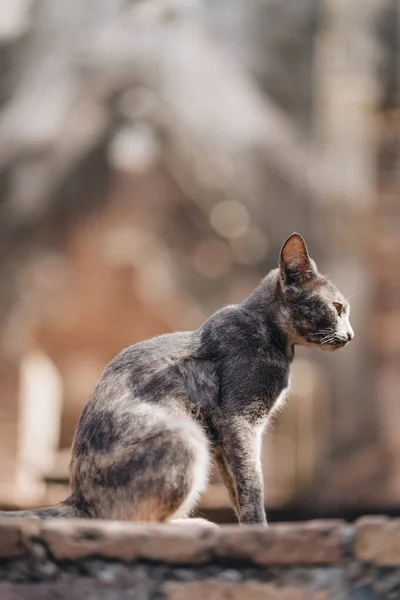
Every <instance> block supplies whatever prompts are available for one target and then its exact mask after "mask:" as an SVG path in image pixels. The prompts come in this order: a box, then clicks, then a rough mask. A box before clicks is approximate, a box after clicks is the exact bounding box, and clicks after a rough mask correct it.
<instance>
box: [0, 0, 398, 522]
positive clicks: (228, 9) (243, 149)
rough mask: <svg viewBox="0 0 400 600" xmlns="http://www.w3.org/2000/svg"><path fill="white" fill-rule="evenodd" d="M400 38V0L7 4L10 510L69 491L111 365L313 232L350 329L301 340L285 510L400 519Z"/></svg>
mask: <svg viewBox="0 0 400 600" xmlns="http://www.w3.org/2000/svg"><path fill="white" fill-rule="evenodd" d="M399 40H400V10H399V5H398V3H397V2H396V0H363V2H362V3H361V2H359V1H358V0H295V1H294V0H212V1H210V0H87V1H86V2H82V1H81V0H68V2H54V1H53V0H13V1H12V2H10V1H9V0H0V73H1V77H0V282H1V283H0V507H2V508H15V507H27V506H37V505H41V504H42V505H43V504H48V503H53V502H58V501H60V500H61V499H63V498H65V497H66V495H67V493H68V470H67V466H68V461H69V451H70V444H71V440H72V436H73V431H74V428H75V424H76V421H77V418H78V416H79V414H80V411H81V410H82V407H83V405H84V403H85V401H86V399H87V397H88V396H89V394H90V392H91V390H92V388H93V386H94V385H95V383H96V381H97V379H98V377H99V376H100V374H101V372H102V370H103V368H104V367H105V365H106V364H107V362H108V361H109V360H111V358H113V356H114V355H115V354H116V353H118V352H119V351H120V350H121V349H122V348H124V347H126V346H128V345H130V344H133V343H135V342H138V341H140V340H143V339H145V338H149V337H151V336H154V335H158V334H161V333H164V332H169V331H174V330H187V329H194V328H196V327H198V326H199V325H200V324H201V323H202V321H203V320H204V319H205V318H206V317H207V316H208V315H209V314H210V313H212V312H213V311H214V310H216V309H217V308H219V307H220V306H222V305H224V304H231V303H235V302H238V301H241V300H242V299H243V298H245V297H246V295H247V294H248V293H249V292H250V291H251V290H252V289H253V288H254V287H255V286H256V285H257V284H258V282H259V281H260V278H261V277H262V276H263V275H265V274H266V273H267V272H268V270H269V269H271V268H274V267H275V266H276V265H277V260H278V255H279V250H280V247H281V245H282V243H283V241H284V239H285V238H286V237H287V236H288V235H289V234H290V233H291V232H292V231H298V232H300V233H302V234H303V235H304V236H305V238H306V240H307V243H308V246H309V249H310V252H311V254H312V256H313V257H314V258H315V259H316V260H317V262H318V265H319V267H320V270H322V271H323V272H325V273H327V274H328V275H329V276H330V277H331V278H332V279H333V281H334V282H335V283H336V284H337V285H338V286H339V288H340V289H341V290H342V292H343V293H344V294H345V295H346V296H347V297H349V299H350V301H351V306H352V313H351V321H352V325H353V327H354V329H355V341H354V342H353V343H352V344H351V346H350V347H349V348H347V349H346V350H345V351H344V352H338V353H336V354H335V355H330V354H326V353H318V352H312V351H304V352H302V351H299V352H298V357H297V359H296V361H295V364H294V381H293V390H292V393H291V396H290V399H289V402H288V403H287V405H286V407H285V409H284V411H283V412H282V413H281V414H280V415H279V416H278V417H277V418H276V419H275V423H274V427H273V428H272V429H271V430H270V431H269V432H268V433H267V435H266V436H265V443H264V463H263V464H264V471H265V479H266V496H267V506H268V508H269V515H270V518H271V520H273V519H274V518H288V519H290V518H298V519H301V518H306V517H313V516H334V515H340V516H343V515H345V516H351V515H355V514H361V513H363V512H380V511H383V512H388V511H389V512H390V511H392V512H396V511H398V512H399V513H400V435H399V431H400V362H399V361H400V266H399V265H400V41H399ZM200 511H201V513H202V514H203V515H206V516H210V517H211V518H214V519H216V520H219V521H229V520H233V513H232V511H231V510H230V508H229V503H228V498H227V494H226V492H225V490H224V487H223V486H222V484H221V481H220V479H219V478H218V476H217V474H215V475H214V476H213V479H212V485H211V487H210V489H209V491H208V492H207V494H206V495H205V496H204V498H203V499H202V503H201V507H200Z"/></svg>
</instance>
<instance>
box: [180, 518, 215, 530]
mask: <svg viewBox="0 0 400 600" xmlns="http://www.w3.org/2000/svg"><path fill="white" fill-rule="evenodd" d="M168 523H169V524H171V525H181V526H184V527H185V526H186V527H208V528H209V529H219V526H218V525H217V524H216V523H212V521H207V519H201V518H193V519H190V518H188V519H172V520H171V521H169V522H168Z"/></svg>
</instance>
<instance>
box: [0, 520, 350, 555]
mask: <svg viewBox="0 0 400 600" xmlns="http://www.w3.org/2000/svg"><path fill="white" fill-rule="evenodd" d="M30 538H34V539H35V540H36V541H38V540H41V541H42V542H43V543H44V545H45V546H46V547H47V548H48V550H49V552H50V554H51V555H52V556H53V557H54V559H56V560H79V559H84V558H89V557H94V556H97V557H103V558H109V559H116V560H121V561H123V562H133V561H138V560H145V561H156V562H166V563H170V564H205V563H209V562H213V561H217V562H218V561H220V560H222V561H226V560H229V561H231V562H238V561H239V562H242V563H246V564H254V565H257V566H268V565H293V564H297V565H313V564H314V565H326V564H333V563H336V562H338V561H339V560H340V559H341V555H342V551H341V546H342V523H341V522H340V521H314V522H309V523H304V524H302V523H298V524H277V525H271V526H269V527H268V528H266V527H262V526H256V525H253V526H242V527H238V526H237V525H233V526H229V525H226V526H221V527H219V528H217V527H215V528H208V527H204V528H203V527H192V526H190V525H188V526H187V525H161V524H147V525H146V524H133V523H123V522H111V521H95V520H69V519H67V520H61V519H60V520H58V519H57V520H54V521H53V520H48V521H42V522H38V521H34V522H33V521H32V522H29V521H18V522H17V521H13V522H10V521H3V522H2V521H0V556H2V557H4V558H5V557H7V556H9V557H12V556H16V555H18V554H22V553H23V552H24V551H26V550H27V549H28V546H29V539H30Z"/></svg>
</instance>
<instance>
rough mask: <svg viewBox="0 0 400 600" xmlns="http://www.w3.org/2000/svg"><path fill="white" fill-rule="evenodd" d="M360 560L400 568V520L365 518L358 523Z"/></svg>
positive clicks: (357, 540) (356, 538) (357, 554)
mask: <svg viewBox="0 0 400 600" xmlns="http://www.w3.org/2000/svg"><path fill="white" fill-rule="evenodd" d="M354 553H355V556H356V558H357V559H358V560H360V561H361V562H366V563H370V564H374V565H379V566H382V567H383V566H384V567H397V566H400V519H388V518H386V517H363V518H361V519H359V520H358V521H357V523H356V534H355V543H354Z"/></svg>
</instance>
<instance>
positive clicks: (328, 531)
mask: <svg viewBox="0 0 400 600" xmlns="http://www.w3.org/2000/svg"><path fill="white" fill-rule="evenodd" d="M217 552H218V555H219V556H221V557H222V556H223V557H225V558H226V557H229V558H234V559H238V560H244V561H246V562H253V563H255V564H257V565H288V564H331V563H336V562H337V561H339V560H340V558H341V522H340V521H313V522H309V523H302V524H300V523H299V524H296V523H293V524H277V525H271V526H269V527H268V528H265V527H258V526H252V527H251V526H250V527H243V528H238V527H225V528H221V533H220V536H219V539H218V549H217Z"/></svg>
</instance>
